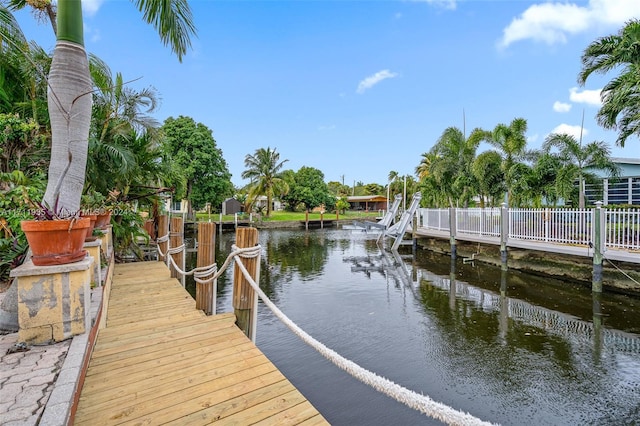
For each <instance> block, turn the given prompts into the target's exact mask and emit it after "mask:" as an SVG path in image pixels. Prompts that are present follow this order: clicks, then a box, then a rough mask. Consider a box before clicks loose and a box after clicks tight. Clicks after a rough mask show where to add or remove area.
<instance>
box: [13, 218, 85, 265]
mask: <svg viewBox="0 0 640 426" xmlns="http://www.w3.org/2000/svg"><path fill="white" fill-rule="evenodd" d="M90 224H91V220H90V219H89V218H88V217H84V218H80V219H77V220H76V221H75V222H72V220H25V221H22V222H20V227H21V228H22V231H23V232H24V234H25V236H26V237H27V241H28V242H29V247H31V252H32V254H33V256H32V257H31V260H33V264H34V265H36V266H51V265H63V264H66V263H73V262H77V261H79V260H82V259H84V257H85V256H86V254H87V252H86V250H84V249H83V246H84V239H85V236H86V235H87V231H88V229H89V225H90Z"/></svg>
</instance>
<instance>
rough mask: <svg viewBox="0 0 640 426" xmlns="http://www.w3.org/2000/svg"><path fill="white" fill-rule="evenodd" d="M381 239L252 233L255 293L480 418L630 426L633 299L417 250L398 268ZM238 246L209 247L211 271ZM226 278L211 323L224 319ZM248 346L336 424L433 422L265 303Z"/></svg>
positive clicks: (402, 257) (638, 332) (637, 398)
mask: <svg viewBox="0 0 640 426" xmlns="http://www.w3.org/2000/svg"><path fill="white" fill-rule="evenodd" d="M377 236H378V235H377V234H375V233H366V232H361V231H352V230H342V229H324V230H309V231H304V230H302V231H290V230H272V231H269V230H261V231H260V245H261V246H262V248H263V253H262V265H261V278H260V286H261V288H262V289H263V290H264V291H265V293H266V294H267V295H268V296H269V298H270V299H271V300H272V301H273V302H274V303H275V304H276V305H277V306H278V307H279V308H280V309H281V310H282V311H283V312H284V313H285V314H286V315H287V316H289V318H291V319H292V320H293V321H294V322H295V323H297V324H298V325H299V326H300V327H301V328H302V329H304V330H305V331H306V332H307V333H309V334H311V335H312V336H313V337H315V338H316V339H318V340H319V341H321V342H322V343H324V344H325V345H326V346H328V347H329V348H331V349H333V350H335V351H336V352H338V353H339V354H341V355H342V356H344V357H346V358H348V359H350V360H352V361H354V362H356V363H357V364H359V365H360V366H362V367H364V368H366V369H368V370H370V371H372V372H374V373H376V374H378V375H380V376H383V377H385V378H387V379H389V380H392V381H393V382H395V383H398V384H400V385H402V386H404V387H406V388H408V389H410V390H413V391H415V392H417V393H420V394H424V395H428V396H429V397H430V398H432V399H433V400H435V401H437V402H440V403H443V404H446V405H448V406H450V407H453V408H454V409H456V410H459V411H462V412H468V413H470V414H472V415H473V416H476V417H478V418H480V419H482V420H485V421H489V422H493V423H497V424H503V425H636V424H640V309H639V307H640V298H632V297H626V296H622V295H615V294H604V295H602V296H601V297H593V296H592V294H591V292H590V290H589V289H588V288H585V287H584V286H581V285H578V284H572V283H570V282H563V281H556V280H553V279H549V278H540V277H536V276H531V275H527V274H523V273H518V272H515V271H513V272H511V271H510V272H508V273H505V272H501V271H500V269H499V268H495V267H490V266H486V265H482V264H479V263H475V264H473V263H467V264H465V263H463V262H462V261H459V262H453V263H452V262H451V260H450V258H449V257H448V256H442V255H436V254H433V253H430V252H428V251H423V250H419V251H418V252H417V253H416V254H415V255H411V253H410V252H407V253H404V252H402V251H401V252H400V254H399V255H396V256H394V255H393V254H392V253H391V252H389V251H387V250H383V249H382V248H381V247H379V245H378V244H377V241H376V240H377ZM234 238H235V234H234V233H226V232H225V233H222V234H217V235H216V246H217V249H216V258H217V263H218V265H222V263H223V262H224V260H225V258H226V256H227V254H228V253H229V252H230V251H231V245H232V243H233V242H234V241H233V240H234ZM194 257H195V256H194ZM228 270H229V273H228V274H226V275H225V276H222V277H221V278H220V280H219V284H218V285H219V288H218V306H217V308H218V312H232V311H233V309H232V306H231V291H232V280H233V278H232V270H233V268H229V269H228ZM191 291H193V287H192V286H191ZM257 344H258V346H259V347H260V349H261V350H262V351H263V352H264V353H265V354H266V355H267V356H268V357H269V359H270V360H271V361H272V362H273V363H274V364H276V366H278V368H279V369H280V370H281V371H282V372H283V373H284V374H285V375H286V376H287V378H289V380H290V381H291V382H292V383H293V384H294V385H295V386H296V387H297V388H298V389H299V390H300V391H301V392H302V393H303V394H304V395H305V396H306V397H307V398H308V399H309V401H311V403H312V404H313V405H314V406H315V407H316V408H317V409H318V410H319V411H320V412H321V413H322V414H323V415H324V417H325V418H326V419H327V420H328V421H329V422H330V423H331V424H333V425H423V424H424V425H431V424H440V423H439V422H438V421H436V420H433V419H431V418H429V417H427V416H425V415H423V414H420V413H418V412H416V411H414V410H412V409H410V408H407V407H406V406H404V405H403V404H401V403H398V402H396V401H394V400H393V399H391V398H389V397H388V396H386V395H383V394H382V393H379V392H377V391H375V390H373V389H371V388H369V387H368V386H366V385H364V384H362V383H360V382H359V381H358V380H356V379H354V378H352V377H351V376H350V375H348V374H347V373H345V372H343V371H342V370H340V369H339V368H337V367H335V366H334V365H333V364H332V363H331V362H329V361H327V360H326V359H325V358H324V357H322V356H321V355H320V354H318V353H317V352H315V351H314V350H313V349H311V348H310V347H308V346H307V345H306V344H305V343H303V342H302V341H301V340H300V339H299V338H298V337H297V336H295V335H294V334H293V333H292V332H290V331H289V330H288V329H287V328H286V327H285V326H284V325H282V323H281V322H280V321H279V320H278V319H277V318H275V317H274V315H273V314H272V313H271V312H270V311H269V309H268V308H267V307H266V306H264V305H263V304H262V303H260V305H259V316H258V328H257Z"/></svg>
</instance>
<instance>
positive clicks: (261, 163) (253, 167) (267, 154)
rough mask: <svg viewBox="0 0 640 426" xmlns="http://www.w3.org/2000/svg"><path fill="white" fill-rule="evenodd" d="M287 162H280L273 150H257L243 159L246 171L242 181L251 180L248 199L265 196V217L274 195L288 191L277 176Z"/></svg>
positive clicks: (269, 211) (278, 156)
mask: <svg viewBox="0 0 640 426" xmlns="http://www.w3.org/2000/svg"><path fill="white" fill-rule="evenodd" d="M287 161H289V160H282V161H280V154H279V153H278V152H276V150H275V148H274V149H273V150H272V149H271V148H267V149H264V148H259V149H256V152H255V153H254V154H253V155H250V154H247V156H246V157H245V158H244V166H245V167H246V170H245V171H243V172H242V175H241V176H242V178H243V179H250V180H251V187H250V189H249V199H252V200H255V199H256V197H258V196H260V195H266V196H267V217H268V216H270V215H271V200H272V199H273V196H274V195H275V194H284V193H286V192H287V191H288V189H289V188H288V185H287V182H286V181H285V180H284V179H282V178H281V177H280V176H279V175H280V172H281V170H282V167H283V166H284V163H286V162H287Z"/></svg>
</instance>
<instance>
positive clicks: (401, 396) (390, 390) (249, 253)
mask: <svg viewBox="0 0 640 426" xmlns="http://www.w3.org/2000/svg"><path fill="white" fill-rule="evenodd" d="M168 237H169V236H168V235H167V236H166V237H162V238H158V242H165V241H168ZM184 249H185V245H184V244H182V245H181V246H178V247H175V248H168V249H167V250H166V253H163V252H162V250H161V249H160V248H159V246H158V249H157V250H158V254H159V255H160V256H162V257H165V256H166V257H167V258H168V259H169V260H168V262H169V263H171V265H173V267H174V268H175V270H176V271H177V272H178V273H179V274H180V275H182V276H183V277H184V276H190V275H193V276H194V280H195V281H196V282H198V283H201V284H208V283H211V282H213V283H214V286H215V283H216V282H217V279H218V277H220V275H221V274H222V273H223V272H224V271H225V270H226V269H227V267H228V266H229V265H230V263H231V261H232V260H233V261H235V262H236V265H237V266H238V268H239V270H240V271H241V272H242V275H243V276H244V278H245V279H246V281H247V282H248V283H249V285H250V286H251V288H252V289H253V291H254V292H255V293H256V294H257V295H258V297H259V298H260V299H261V300H262V302H263V303H264V304H265V305H266V306H267V307H268V308H269V309H270V310H271V312H273V314H274V315H275V316H276V317H277V318H278V319H279V320H280V321H282V323H283V324H284V325H285V326H287V328H289V329H290V330H291V331H292V332H293V333H294V334H295V335H296V336H298V337H299V338H300V339H301V340H302V341H303V342H304V343H306V344H307V345H309V346H311V347H312V348H313V349H315V350H316V351H318V352H319V353H320V354H321V355H322V356H324V357H325V358H326V359H328V360H329V361H331V362H332V363H333V364H334V365H335V366H337V367H338V368H340V369H342V370H343V371H345V372H347V373H348V374H350V375H351V376H353V377H354V378H356V379H358V380H360V381H361V382H362V383H364V384H366V385H369V386H371V387H372V388H374V389H375V390H377V391H378V392H381V393H383V394H385V395H387V396H388V397H390V398H392V399H395V400H396V401H398V402H400V403H402V404H404V405H406V406H407V407H409V408H412V409H414V410H417V411H419V412H421V413H423V414H425V415H427V416H429V417H431V418H434V419H437V420H440V421H441V422H443V423H445V424H449V425H491V424H492V423H489V422H486V421H483V420H481V419H479V418H477V417H474V416H473V415H471V414H469V413H464V412H462V411H459V410H456V409H454V408H452V407H449V406H447V405H445V404H442V403H440V402H437V401H434V400H433V399H431V398H430V397H429V396H427V395H422V394H418V393H416V392H414V391H412V390H410V389H407V388H405V387H403V386H401V385H399V384H397V383H394V382H393V381H391V380H389V379H386V378H384V377H382V376H379V375H377V374H376V373H374V372H371V371H369V370H367V369H365V368H363V367H361V366H359V365H358V364H356V363H355V362H353V361H351V360H349V359H347V358H345V357H343V356H342V355H340V354H338V353H337V352H335V351H334V350H332V349H330V348H328V347H327V346H325V345H324V344H323V343H321V342H319V341H318V340H316V339H315V338H313V337H312V336H311V335H310V334H308V333H307V332H305V331H304V330H303V329H301V328H300V327H299V326H298V325H297V324H296V323H295V322H293V321H292V320H291V319H290V318H289V317H287V316H286V315H285V314H284V313H283V312H282V311H281V310H280V309H279V308H278V307H277V306H276V305H275V304H274V303H273V302H272V301H271V300H270V299H269V297H268V296H267V295H266V294H265V293H264V292H263V291H262V290H261V289H260V287H259V286H258V284H257V283H256V281H255V280H254V279H253V277H252V276H251V274H250V273H249V272H248V271H247V269H246V268H245V266H244V264H243V263H242V259H249V258H255V257H258V256H260V253H261V250H262V247H261V246H260V245H257V246H254V247H247V248H238V247H237V246H236V245H235V244H234V245H232V247H231V249H232V251H231V253H229V255H228V256H227V258H226V259H225V261H224V263H223V264H222V266H221V267H220V268H218V267H217V265H216V264H215V263H214V264H212V265H208V266H201V267H196V268H194V269H192V270H190V271H185V270H184V267H183V268H180V267H179V266H178V265H177V264H176V262H175V260H174V259H173V256H171V255H172V254H176V253H179V252H181V251H182V250H184ZM202 277H208V278H206V279H202ZM213 294H214V298H215V294H216V292H215V290H214V292H213ZM214 306H215V304H214ZM254 315H255V314H254ZM254 318H255V317H254ZM254 330H255V328H254Z"/></svg>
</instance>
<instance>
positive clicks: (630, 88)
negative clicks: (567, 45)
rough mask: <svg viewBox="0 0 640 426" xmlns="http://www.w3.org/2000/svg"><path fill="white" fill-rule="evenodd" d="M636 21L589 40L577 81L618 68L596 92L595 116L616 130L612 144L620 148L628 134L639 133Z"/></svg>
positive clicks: (639, 51)
mask: <svg viewBox="0 0 640 426" xmlns="http://www.w3.org/2000/svg"><path fill="white" fill-rule="evenodd" d="M638 46H640V20H638V19H633V20H631V21H629V22H627V23H626V24H625V26H624V27H623V28H622V29H621V30H620V31H619V32H618V34H614V35H609V36H605V37H601V38H599V39H597V40H595V41H594V42H592V43H591V44H590V45H589V46H587V48H586V49H585V50H584V52H583V54H582V69H581V70H580V73H579V74H578V83H579V84H580V85H581V86H583V85H584V84H585V83H586V81H587V79H588V78H589V76H590V75H591V74H593V73H599V74H606V73H608V72H609V71H612V70H614V69H616V70H617V69H620V74H619V75H618V76H617V77H616V78H614V79H613V80H611V81H610V82H609V83H607V84H606V85H605V86H604V87H603V88H602V92H601V94H600V96H601V99H602V107H601V108H600V110H599V111H598V114H597V115H596V118H597V120H598V124H600V125H601V126H603V127H604V128H605V129H614V130H617V131H618V132H619V133H618V139H617V140H616V144H617V145H619V146H622V147H624V144H625V141H626V140H627V138H629V136H631V135H633V134H636V135H640V48H639V47H638Z"/></svg>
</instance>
